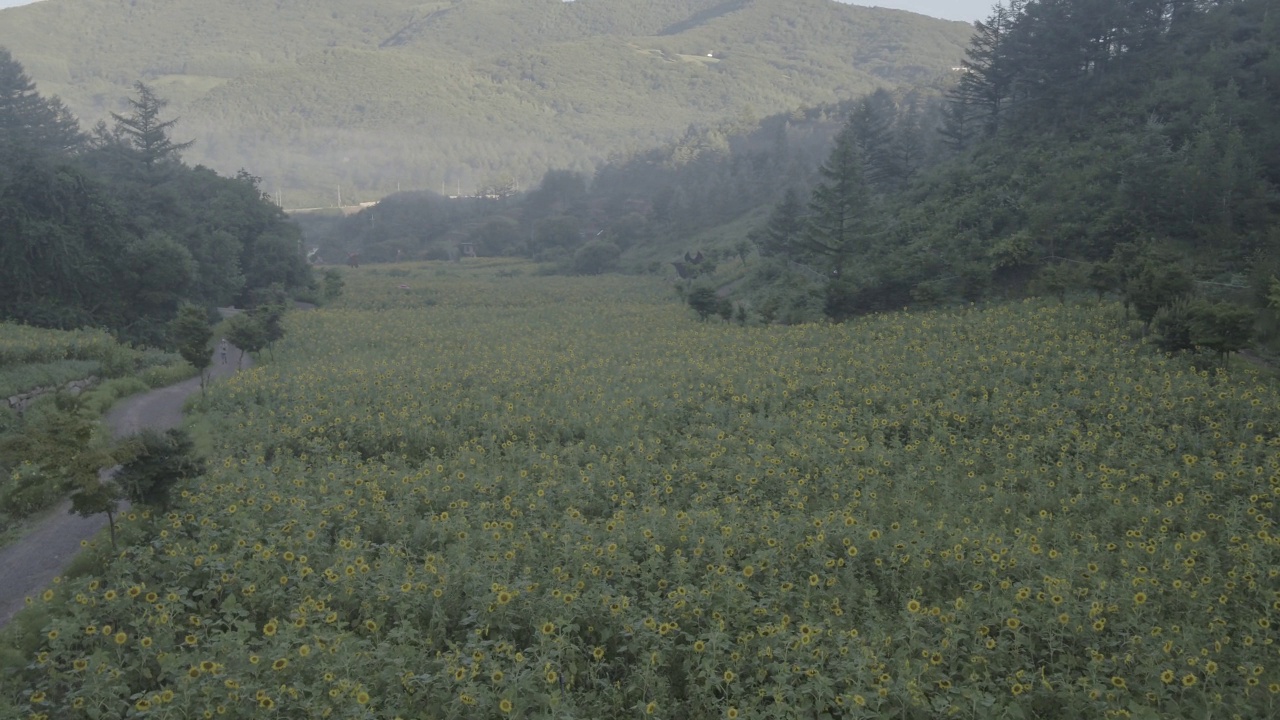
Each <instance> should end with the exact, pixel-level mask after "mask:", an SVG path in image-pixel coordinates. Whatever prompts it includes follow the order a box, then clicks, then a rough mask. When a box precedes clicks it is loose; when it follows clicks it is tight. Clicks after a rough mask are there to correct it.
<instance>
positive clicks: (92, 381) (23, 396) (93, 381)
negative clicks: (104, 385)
mask: <svg viewBox="0 0 1280 720" xmlns="http://www.w3.org/2000/svg"><path fill="white" fill-rule="evenodd" d="M97 384H98V377H97V376H96V375H90V376H89V377H87V378H84V379H82V380H72V381H71V382H67V383H63V384H62V385H48V386H45V387H37V388H32V389H30V390H28V391H26V392H22V393H18V394H17V395H10V396H9V397H7V398H5V402H6V403H8V405H9V408H10V409H12V410H15V411H17V412H19V413H20V412H22V411H24V410H26V409H27V407H29V406H30V405H31V403H33V402H35V400H36V398H38V397H40V396H42V395H48V394H49V393H56V392H69V393H71V394H72V395H79V394H80V393H82V392H84V391H85V390H88V389H89V388H91V387H93V386H94V385H97Z"/></svg>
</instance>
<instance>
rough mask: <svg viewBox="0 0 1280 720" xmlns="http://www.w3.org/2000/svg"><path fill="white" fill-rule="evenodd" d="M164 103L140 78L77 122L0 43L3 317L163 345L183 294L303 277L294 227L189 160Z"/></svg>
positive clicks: (258, 195) (258, 196)
mask: <svg viewBox="0 0 1280 720" xmlns="http://www.w3.org/2000/svg"><path fill="white" fill-rule="evenodd" d="M165 105H166V103H165V101H164V100H163V99H162V98H160V97H159V96H158V95H157V94H156V93H155V92H154V90H153V89H152V88H151V87H149V86H148V85H146V84H144V83H141V82H139V83H138V84H137V85H136V86H135V96H134V97H132V98H130V99H129V102H128V110H127V112H126V113H123V114H113V115H112V119H113V122H112V123H111V124H107V123H106V122H100V123H99V124H98V125H97V126H95V127H94V128H92V129H91V130H89V131H87V132H86V131H84V130H82V129H81V127H80V126H79V123H78V122H77V120H76V119H75V118H74V117H73V116H72V115H71V113H70V112H69V111H68V110H67V108H66V106H65V105H63V104H62V103H61V101H59V100H58V99H57V98H45V97H42V96H41V95H40V94H39V92H38V91H37V90H36V87H35V84H34V83H33V82H32V81H31V79H30V78H29V77H28V76H27V74H26V73H25V72H24V70H23V67H22V65H21V64H20V63H19V62H18V61H17V60H15V59H14V58H13V57H12V56H11V55H10V54H9V52H8V51H6V50H4V49H2V48H0V318H3V319H6V320H14V321H18V322H24V323H28V324H32V325H38V326H42V327H54V328H74V327H82V326H93V327H104V328H108V329H110V330H111V331H113V332H115V333H116V334H117V335H118V336H119V337H121V338H122V339H126V340H130V341H134V342H142V343H148V344H164V343H165V335H166V328H167V324H168V323H169V322H170V321H171V320H173V318H174V317H176V315H177V312H178V308H179V306H180V305H182V304H183V303H191V304H194V305H196V306H198V307H203V308H213V307H216V306H224V305H231V304H240V305H250V304H253V303H254V299H255V297H256V296H257V295H260V294H261V293H263V292H265V291H266V290H267V289H268V288H270V287H272V286H273V285H279V286H281V287H283V288H286V289H287V290H288V291H290V292H295V293H297V292H306V291H307V290H308V288H310V287H311V286H312V285H313V281H312V278H311V273H310V270H309V267H308V265H307V263H306V262H305V257H304V255H303V252H302V244H301V231H300V230H299V228H298V227H297V226H296V225H295V224H294V223H292V222H290V221H289V220H288V218H287V217H286V216H285V214H284V212H283V211H282V210H281V209H280V208H278V207H277V206H276V205H274V204H273V203H272V202H270V200H269V199H268V198H267V197H265V196H264V195H263V193H262V191H261V189H260V188H259V186H258V179H257V178H255V177H253V176H252V175H250V174H248V173H247V172H244V171H241V172H240V173H238V174H237V175H236V176H235V177H223V176H219V175H218V174H217V173H215V172H213V171H212V170H210V169H208V168H205V167H203V166H196V167H190V166H188V165H187V164H185V163H184V162H183V160H182V151H183V150H185V149H187V148H188V147H190V145H191V142H179V141H177V140H175V139H173V138H172V137H171V134H170V133H171V130H172V128H173V125H174V123H175V122H176V119H173V118H168V119H166V118H165V117H164V114H163V113H164V108H165Z"/></svg>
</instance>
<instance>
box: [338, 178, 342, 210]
mask: <svg viewBox="0 0 1280 720" xmlns="http://www.w3.org/2000/svg"><path fill="white" fill-rule="evenodd" d="M338 207H342V183H338Z"/></svg>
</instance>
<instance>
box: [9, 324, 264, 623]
mask: <svg viewBox="0 0 1280 720" xmlns="http://www.w3.org/2000/svg"><path fill="white" fill-rule="evenodd" d="M219 355H220V354H219V353H218V351H217V350H215V351H214V357H213V364H212V365H210V366H209V371H210V372H209V375H210V378H209V381H213V380H216V379H219V378H225V377H228V376H230V375H232V374H234V373H235V372H236V370H237V367H236V359H237V358H238V357H240V351H239V350H237V349H235V348H232V347H228V349H227V361H226V363H223V362H222V359H221V357H220V356H219ZM251 362H252V361H251V359H250V358H249V356H248V355H245V356H244V361H243V366H244V367H248V366H249V365H250V364H251ZM198 392H200V378H199V377H194V378H191V379H189V380H183V381H182V382H180V383H177V384H175V385H169V386H167V387H162V388H158V389H156V390H151V391H150V392H145V393H139V394H138V395H133V396H131V397H127V398H125V399H124V400H121V401H120V402H118V403H116V405H115V406H114V407H112V408H111V410H109V411H107V414H106V415H104V416H103V418H102V422H104V423H106V424H107V425H108V426H109V427H110V428H111V435H112V437H115V438H121V437H124V436H126V435H132V434H133V433H136V432H138V431H139V430H143V429H146V428H152V429H156V430H167V429H169V428H174V427H178V425H180V424H181V423H182V405H183V403H184V402H186V400H187V398H188V397H190V396H192V395H194V394H195V393H198ZM104 472H105V471H104ZM106 526H107V516H106V515H102V514H99V515H93V516H91V517H87V518H83V517H80V516H79V515H75V514H72V512H71V501H70V500H63V501H62V503H61V504H60V505H59V506H58V507H57V508H56V509H55V510H54V511H52V512H49V513H47V514H46V515H45V517H44V519H43V520H41V521H40V523H39V524H37V525H36V526H35V527H33V528H32V529H31V530H30V531H29V532H28V533H27V534H26V535H24V536H23V537H22V538H21V539H19V540H17V541H15V542H14V543H13V544H11V545H8V546H7V547H4V548H0V627H4V626H5V625H8V624H9V621H10V620H11V619H13V616H14V615H17V614H18V612H19V611H20V610H22V609H23V608H24V607H26V604H27V601H26V599H27V598H28V597H35V596H36V595H39V594H40V592H41V591H43V590H44V589H45V588H47V587H49V586H50V585H52V584H53V579H54V578H55V577H57V576H58V575H61V574H62V572H63V571H64V570H65V569H66V567H67V565H68V564H69V563H70V562H71V559H72V558H74V557H75V556H76V553H78V552H80V550H81V544H80V543H81V542H82V541H84V540H88V539H90V538H92V537H93V536H94V535H96V534H97V533H98V532H99V531H101V530H102V529H103V528H104V527H106Z"/></svg>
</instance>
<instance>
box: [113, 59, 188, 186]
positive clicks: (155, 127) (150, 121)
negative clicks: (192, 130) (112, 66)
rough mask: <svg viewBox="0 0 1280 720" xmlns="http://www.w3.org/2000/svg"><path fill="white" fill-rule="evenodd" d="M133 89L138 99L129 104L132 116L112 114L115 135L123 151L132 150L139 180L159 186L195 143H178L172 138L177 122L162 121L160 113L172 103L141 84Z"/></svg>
mask: <svg viewBox="0 0 1280 720" xmlns="http://www.w3.org/2000/svg"><path fill="white" fill-rule="evenodd" d="M133 90H134V92H135V93H137V97H136V98H129V99H128V101H127V102H128V104H129V109H130V113H129V114H128V115H121V114H119V113H114V112H113V113H111V117H112V118H113V119H114V120H115V129H114V136H115V138H116V139H118V140H120V141H121V145H123V147H124V148H127V149H129V150H131V151H132V152H131V153H129V158H128V159H129V160H132V161H133V162H134V163H135V164H136V172H138V173H139V175H140V177H141V178H142V179H144V180H146V181H148V182H151V183H157V182H159V181H161V180H163V179H164V178H165V177H166V175H167V174H168V173H167V172H166V171H167V170H169V169H170V168H172V167H174V166H177V165H179V164H180V163H181V157H180V154H181V152H182V151H183V150H186V149H187V148H189V147H191V146H192V145H194V144H195V141H188V142H182V143H175V142H174V141H173V140H172V139H171V138H170V137H169V131H170V129H172V128H173V126H174V125H176V124H177V122H178V121H177V119H176V118H174V119H170V120H161V119H160V113H161V112H162V111H163V110H164V108H165V106H166V105H168V104H169V103H168V101H166V100H163V99H161V98H160V97H159V96H158V95H156V93H155V90H153V89H152V88H151V86H149V85H147V84H146V83H144V82H141V81H139V82H136V83H134V85H133ZM122 149H123V148H122Z"/></svg>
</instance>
